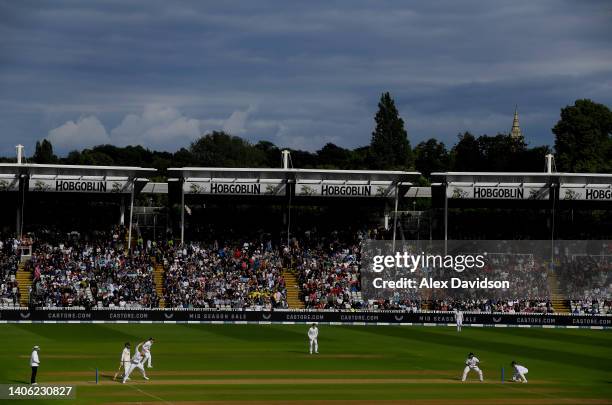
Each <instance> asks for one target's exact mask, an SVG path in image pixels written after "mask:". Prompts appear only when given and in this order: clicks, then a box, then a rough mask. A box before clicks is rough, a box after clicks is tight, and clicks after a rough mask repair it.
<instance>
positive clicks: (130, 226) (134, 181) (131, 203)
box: [128, 179, 136, 251]
mask: <svg viewBox="0 0 612 405" xmlns="http://www.w3.org/2000/svg"><path fill="white" fill-rule="evenodd" d="M135 189H136V179H132V193H131V194H130V224H129V227H128V251H129V250H131V249H132V219H133V215H134V192H135Z"/></svg>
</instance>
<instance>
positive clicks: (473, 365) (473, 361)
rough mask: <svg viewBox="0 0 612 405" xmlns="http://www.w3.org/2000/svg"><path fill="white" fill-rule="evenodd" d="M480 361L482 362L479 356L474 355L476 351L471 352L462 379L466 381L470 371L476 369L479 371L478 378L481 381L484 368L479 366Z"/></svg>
mask: <svg viewBox="0 0 612 405" xmlns="http://www.w3.org/2000/svg"><path fill="white" fill-rule="evenodd" d="M478 363H480V360H478V357H476V356H474V353H470V354H469V355H468V358H467V360H466V361H465V368H464V369H463V376H462V377H461V381H465V379H466V378H467V375H468V373H469V372H470V371H475V372H477V373H478V378H479V379H480V382H482V370H481V369H480V368H479V367H478Z"/></svg>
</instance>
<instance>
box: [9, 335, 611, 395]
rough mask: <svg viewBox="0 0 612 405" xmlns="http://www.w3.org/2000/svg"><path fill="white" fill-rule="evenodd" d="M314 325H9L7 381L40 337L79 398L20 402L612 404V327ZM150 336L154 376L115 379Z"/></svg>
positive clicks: (42, 374)
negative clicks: (126, 346)
mask: <svg viewBox="0 0 612 405" xmlns="http://www.w3.org/2000/svg"><path fill="white" fill-rule="evenodd" d="M307 329H308V326H307V325H208V324H206V325H204V324H203V325H199V324H198V325H194V324H189V325H188V324H180V325H166V324H45V325H41V324H2V325H0V343H1V345H0V362H1V364H2V367H0V382H1V383H3V384H19V383H26V382H28V381H29V372H30V371H29V366H28V360H29V354H30V349H31V347H32V346H33V345H35V344H37V345H40V346H41V352H40V357H41V367H40V369H39V382H40V383H41V384H45V383H53V384H58V383H67V384H68V383H69V384H76V385H77V399H76V400H62V401H55V402H54V401H49V400H35V401H27V400H20V401H17V402H16V403H17V404H24V403H37V404H42V403H61V404H66V403H78V404H87V403H129V402H134V403H135V402H138V403H192V404H194V403H204V404H226V405H231V404H236V403H239V402H241V401H244V402H249V403H251V404H291V403H293V404H295V405H308V404H324V403H335V404H345V403H346V404H354V405H360V404H370V403H371V404H404V403H414V404H431V405H435V404H498V405H505V404H520V405H526V404H579V403H590V404H612V331H606V330H587V329H542V328H533V329H525V328H464V331H463V332H461V333H457V332H456V331H455V330H454V329H453V328H450V327H399V326H384V327H383V326H328V325H321V326H320V335H319V346H320V353H321V354H319V355H312V356H311V355H309V354H308V353H307V339H306V331H307ZM149 336H154V337H155V338H156V340H157V341H156V343H155V345H154V346H153V350H152V352H153V366H154V368H153V369H152V370H150V371H149V374H150V377H151V380H150V381H143V380H142V377H141V376H140V374H139V372H138V371H135V372H134V374H133V375H132V377H133V381H131V382H128V383H127V384H125V385H121V384H120V383H117V382H114V381H112V376H113V374H114V373H115V370H116V369H117V366H118V364H119V356H120V353H121V349H122V346H123V343H124V342H126V341H129V342H131V343H132V345H134V344H136V343H137V342H138V341H139V340H143V339H145V338H147V337H149ZM469 351H473V352H475V353H476V355H477V356H478V357H479V358H480V360H481V368H482V369H483V371H484V376H485V383H484V384H481V383H479V382H477V381H476V376H475V375H474V374H471V375H470V381H469V382H467V383H461V382H459V376H460V374H461V371H462V369H463V362H464V360H465V358H466V355H467V353H468V352H469ZM513 359H516V360H517V361H519V362H520V363H522V364H524V365H525V366H527V367H528V368H529V374H528V376H527V377H528V378H529V383H528V384H517V383H511V382H506V383H504V384H502V383H501V375H500V374H501V368H502V366H503V367H505V368H506V379H507V380H509V378H510V376H511V374H510V361H511V360H513ZM96 368H98V369H99V370H100V383H99V384H98V385H96V384H95V383H94V379H95V371H94V370H95V369H96ZM195 401H198V402H195ZM199 401H202V402H199ZM10 402H12V401H10ZM10 402H9V401H2V400H0V403H10Z"/></svg>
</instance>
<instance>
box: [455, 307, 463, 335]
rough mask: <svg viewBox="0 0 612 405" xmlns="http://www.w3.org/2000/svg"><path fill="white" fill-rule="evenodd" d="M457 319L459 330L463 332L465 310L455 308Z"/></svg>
mask: <svg viewBox="0 0 612 405" xmlns="http://www.w3.org/2000/svg"><path fill="white" fill-rule="evenodd" d="M455 321H456V322H457V332H461V327H462V326H463V312H461V311H459V310H458V309H457V310H455Z"/></svg>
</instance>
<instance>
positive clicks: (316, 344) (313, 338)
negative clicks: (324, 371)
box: [308, 323, 319, 354]
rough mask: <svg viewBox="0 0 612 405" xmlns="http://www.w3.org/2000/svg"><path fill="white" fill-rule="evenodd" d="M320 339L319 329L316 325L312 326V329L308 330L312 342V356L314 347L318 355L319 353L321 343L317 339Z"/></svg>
mask: <svg viewBox="0 0 612 405" xmlns="http://www.w3.org/2000/svg"><path fill="white" fill-rule="evenodd" d="M318 337H319V328H317V325H316V324H314V323H313V324H312V326H311V327H310V329H308V339H309V340H310V354H312V348H313V346H314V351H315V353H316V354H318V353H319V342H318V340H317V338H318Z"/></svg>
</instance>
